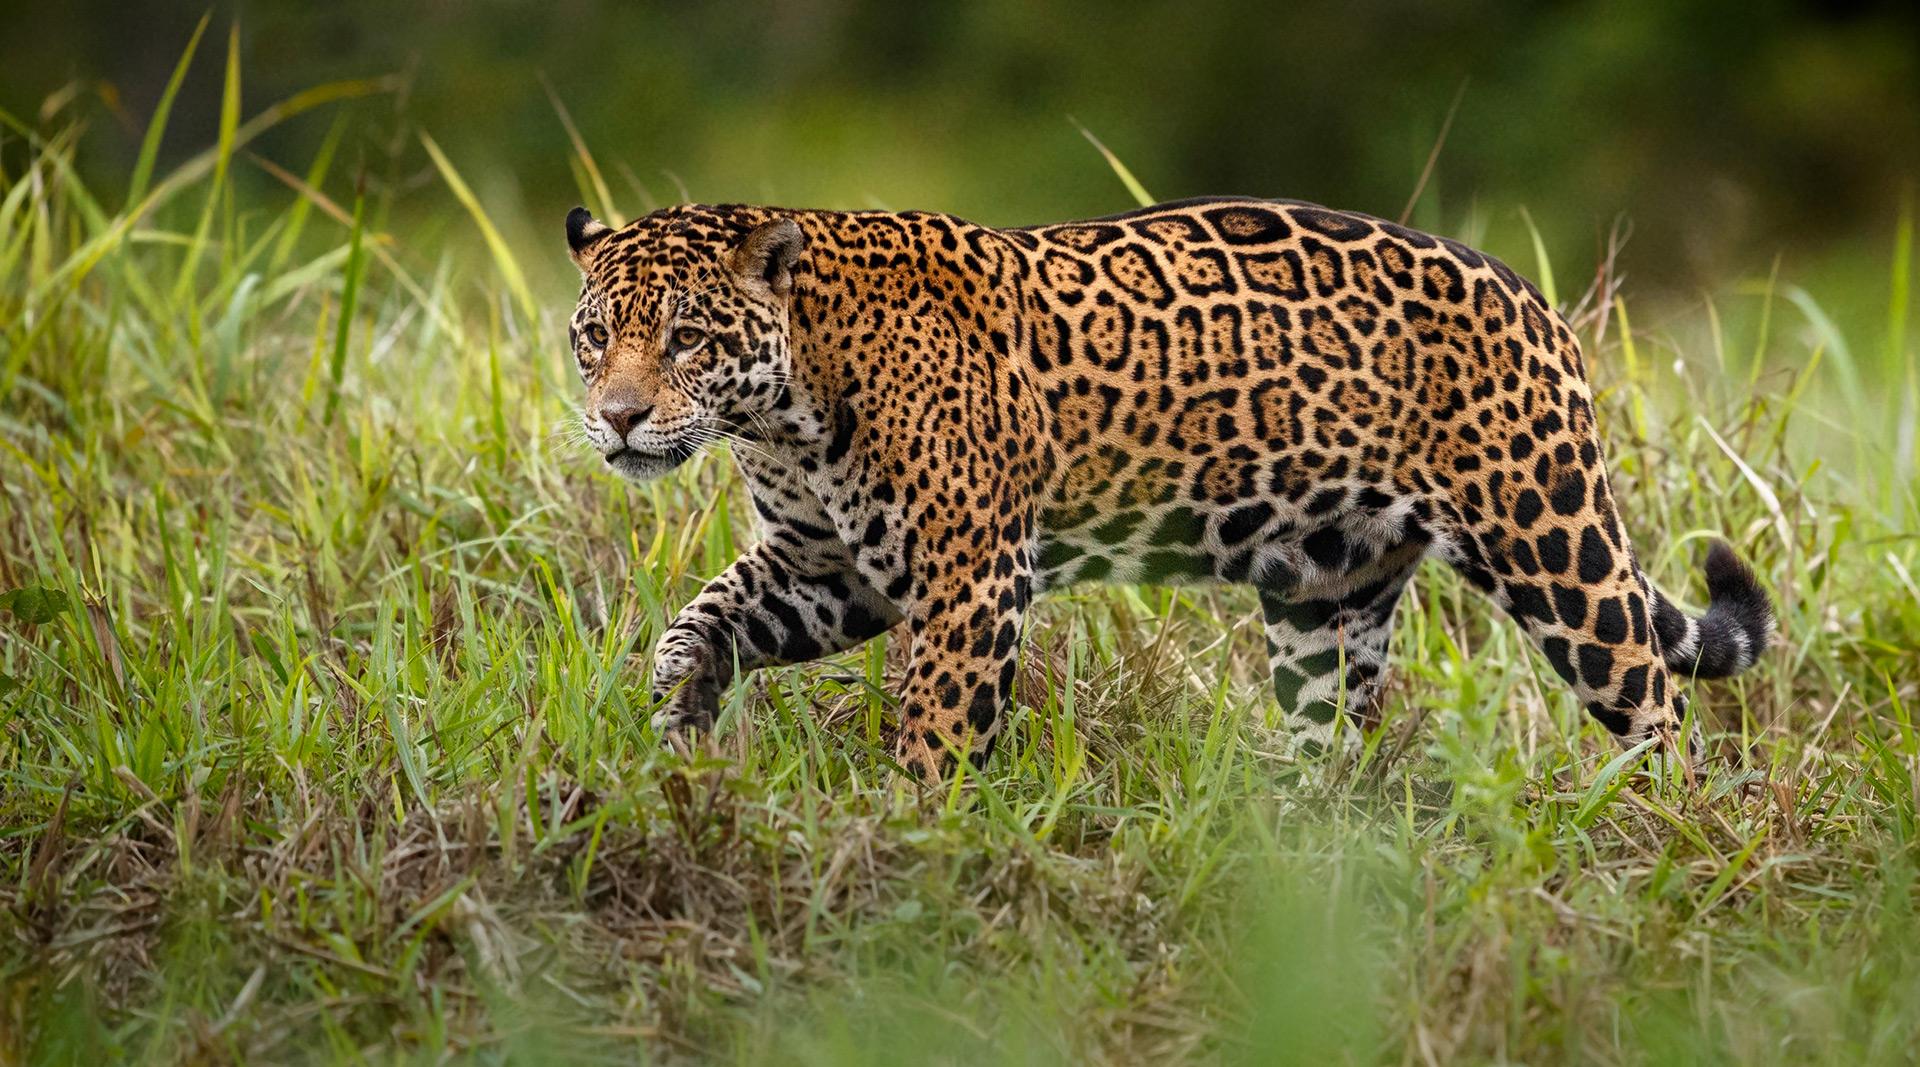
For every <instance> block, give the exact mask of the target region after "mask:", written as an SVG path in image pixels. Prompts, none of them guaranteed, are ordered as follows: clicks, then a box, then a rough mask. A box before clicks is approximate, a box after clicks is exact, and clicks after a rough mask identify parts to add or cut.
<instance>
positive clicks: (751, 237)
mask: <svg viewBox="0 0 1920 1067" xmlns="http://www.w3.org/2000/svg"><path fill="white" fill-rule="evenodd" d="M806 250H807V235H806V234H804V233H801V232H800V224H799V223H797V222H795V221H793V220H792V219H774V220H773V221H772V222H763V223H761V224H760V225H758V226H756V227H754V229H753V232H752V233H749V234H747V235H746V236H745V237H742V238H741V239H740V243H739V244H736V245H734V246H733V250H732V251H730V252H728V253H727V266H728V268H730V269H731V270H732V271H733V272H734V274H736V275H738V276H739V278H740V280H741V281H742V282H745V283H746V284H747V285H748V286H750V287H754V288H764V289H765V290H766V291H768V292H770V293H772V294H773V295H775V296H786V295H787V294H788V293H791V292H793V265H794V264H795V263H798V262H799V261H800V253H802V252H804V251H806Z"/></svg>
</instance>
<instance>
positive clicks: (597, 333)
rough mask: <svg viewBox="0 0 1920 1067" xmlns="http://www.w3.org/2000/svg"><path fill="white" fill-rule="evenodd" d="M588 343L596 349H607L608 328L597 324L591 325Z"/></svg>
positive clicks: (588, 328)
mask: <svg viewBox="0 0 1920 1067" xmlns="http://www.w3.org/2000/svg"><path fill="white" fill-rule="evenodd" d="M587 343H588V344H590V345H592V346H593V347H595V348H605V347H607V328H606V327H605V326H602V325H600V324H599V323H597V322H595V323H591V324H589V325H588V326H587Z"/></svg>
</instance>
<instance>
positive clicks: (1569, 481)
mask: <svg viewBox="0 0 1920 1067" xmlns="http://www.w3.org/2000/svg"><path fill="white" fill-rule="evenodd" d="M1586 502H1587V483H1586V480H1585V479H1583V478H1581V477H1580V474H1579V472H1578V471H1566V472H1564V473H1562V474H1561V475H1560V480H1559V481H1557V482H1555V483H1553V510H1554V511H1555V512H1557V513H1558V514H1561V515H1575V514H1578V513H1579V511H1580V508H1581V507H1582V506H1583V505H1584V504H1586Z"/></svg>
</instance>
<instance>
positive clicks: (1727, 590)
mask: <svg viewBox="0 0 1920 1067" xmlns="http://www.w3.org/2000/svg"><path fill="white" fill-rule="evenodd" d="M1706 574H1707V596H1708V598H1709V605H1708V610H1709V611H1710V612H1722V611H1724V612H1727V613H1729V614H1731V615H1733V616H1734V617H1735V618H1736V619H1737V620H1738V623H1739V626H1740V629H1741V630H1742V631H1744V632H1745V633H1746V634H1747V637H1748V640H1749V641H1750V642H1751V643H1752V645H1753V651H1754V652H1755V653H1757V652H1759V651H1760V650H1761V649H1763V648H1765V647H1766V645H1767V642H1768V640H1769V639H1770V638H1771V637H1772V635H1773V602H1772V601H1771V600H1769V599H1768V597H1767V592H1766V590H1765V589H1763V588H1761V586H1760V580H1759V579H1758V578H1755V577H1754V575H1753V568H1752V567H1749V566H1747V563H1746V561H1745V560H1743V559H1741V558H1740V555H1739V553H1737V552H1735V551H1734V550H1733V546H1732V545H1730V544H1728V543H1726V542H1725V541H1715V542H1713V544H1712V545H1711V546H1710V547H1709V548H1708V549H1707V563H1706Z"/></svg>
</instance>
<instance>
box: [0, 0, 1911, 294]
mask: <svg viewBox="0 0 1920 1067" xmlns="http://www.w3.org/2000/svg"><path fill="white" fill-rule="evenodd" d="M7 6H8V7H9V8H10V9H11V10H9V11H8V12H7V14H6V15H5V22H6V32H5V33H4V34H0V107H4V108H5V109H7V110H9V111H11V112H13V113H14V114H16V115H20V116H23V117H25V116H32V115H34V114H35V112H36V111H38V110H39V109H40V108H41V107H43V105H44V104H45V102H46V100H47V98H48V96H49V94H54V93H56V92H58V91H59V90H60V89H62V87H64V86H67V85H69V84H72V83H75V82H78V83H79V84H80V85H81V86H82V91H81V92H80V93H78V94H76V95H74V96H72V97H70V98H67V99H64V100H62V101H57V102H59V103H60V105H61V106H63V107H71V108H88V107H93V108H98V110H99V111H100V113H101V117H100V121H101V122H104V123H110V124H120V125H123V126H124V135H123V136H120V137H118V138H110V137H99V136H96V137H92V138H90V139H89V141H88V148H89V151H90V152H91V153H92V156H93V158H91V159H90V160H89V162H90V163H91V164H92V165H93V166H94V167H96V168H98V169H99V170H100V171H101V172H102V173H106V174H122V175H124V174H125V173H126V171H127V169H128V168H129V166H130V164H131V161H132V159H133V157H134V154H135V153H136V151H137V149H138V144H139V133H140V132H141V131H142V130H144V128H145V124H146V120H147V117H148V116H149V115H150V114H151V111H152V106H153V103H154V101H155V100H156V99H157V98H158V96H159V94H160V92H161V89H162V87H163V86H164V84H165V82H166V79H167V76H168V74H169V72H170V71H171V69H172V65H173V63H174V62H175V60H176V59H177V58H178V56H179V53H180V50H181V48H182V46H183V45H184V44H185V42H186V40H187V38H188V36H189V35H190V33H191V31H192V28H193V26H194V24H195V22H196V21H198V19H199V18H200V17H201V15H202V14H204V13H205V12H206V10H207V8H206V6H205V5H203V4H196V3H191V2H149V3H134V4H124V3H118V2H113V0H78V2H70V3H39V4H27V3H18V2H16V3H11V4H8V5H7ZM213 10H214V18H213V25H214V26H215V27H217V28H221V29H224V27H225V26H226V25H227V24H228V23H229V22H230V21H234V20H237V21H238V23H239V26H240V32H241V36H242V59H243V70H244V74H245V95H246V100H247V104H248V107H247V111H248V113H251V112H252V111H254V110H256V109H257V108H258V107H260V106H264V105H265V104H266V103H268V102H270V101H272V100H276V99H280V98H282V97H285V96H287V95H289V94H290V93H292V92H295V91H297V90H299V89H303V88H306V87H308V86H311V85H314V84H318V83H321V82H325V81H330V80H335V79H340V78H346V77H356V76H370V75H376V74H383V73H388V72H394V71H403V72H408V73H410V75H411V78H410V83H409V84H410V88H409V90H408V91H407V92H406V93H405V94H404V99H402V100H400V101H399V102H398V106H397V107H396V101H394V100H392V99H385V100H382V101H380V102H379V103H375V104H363V105H361V110H362V111H363V113H366V114H364V115H363V116H362V117H363V118H366V119H373V120H377V119H378V118H379V116H380V115H381V114H384V115H385V116H386V120H385V121H384V122H382V121H358V122H354V123H352V124H351V127H350V129H351V134H350V136H349V143H348V144H347V145H346V146H344V152H343V156H342V159H343V160H344V161H345V162H347V163H348V164H350V165H351V164H352V163H354V162H355V161H356V160H358V161H362V162H364V163H365V164H366V167H367V170H368V172H369V174H370V176H371V178H372V179H373V180H374V181H395V182H400V183H403V184H411V185H413V186H416V187H418V188H420V189H421V191H422V193H423V195H431V196H437V195H438V194H439V190H438V189H437V188H436V187H435V186H434V183H433V182H432V179H431V169H430V166H429V164H428V162H427V160H426V159H425V157H424V154H423V153H422V152H421V150H420V147H419V144H418V142H417V140H416V139H414V138H413V137H411V136H404V135H403V134H405V133H407V132H408V131H407V130H405V129H402V128H401V126H402V124H403V123H405V124H417V125H418V126H420V127H422V128H425V129H426V130H428V131H429V132H431V133H432V134H433V136H434V137H435V138H436V139H438V140H439V141H440V142H441V143H442V144H444V145H445V146H446V147H447V149H448V151H449V153H450V154H451V155H452V156H453V158H455V159H457V160H460V161H461V163H462V166H463V167H464V168H465V169H467V170H468V172H469V173H470V174H478V175H482V176H483V177H482V179H481V183H480V184H481V192H482V193H483V195H484V196H486V197H487V198H488V200H489V202H490V203H494V204H496V205H498V204H500V202H501V201H503V200H504V201H505V204H504V205H501V206H505V207H509V208H520V209H522V210H519V211H517V212H511V211H510V212H508V214H510V215H512V214H519V215H522V216H528V217H532V218H534V219H540V218H545V217H547V216H550V215H552V216H557V214H558V213H559V212H562V211H564V209H565V208H566V207H567V206H569V205H570V204H572V203H573V202H574V201H575V200H577V199H579V197H578V195H577V194H576V192H575V191H574V188H575V186H574V181H573V178H572V176H571V175H570V173H569V169H568V168H569V163H568V156H569V152H568V149H567V141H566V138H565V135H564V133H563V131H562V129H561V126H560V124H559V123H558V121H557V120H556V118H555V111H554V108H553V105H552V104H551V102H550V101H549V100H548V98H547V95H546V92H545V90H544V89H543V87H542V82H541V79H542V78H543V77H544V78H545V79H546V80H547V81H548V82H549V83H550V84H551V86H552V89H553V91H554V92H555V93H557V94H558V96H559V98H560V99H561V100H562V101H563V102H564V103H565V105H566V106H567V107H568V108H569V109H570V111H571V112H572V114H573V116H574V118H575V120H576V121H577V123H578V125H579V128H580V130H581V133H582V135H583V137H584V138H585V140H586V142H587V143H588V144H589V145H591V146H592V147H593V149H594V151H595V152H596V153H597V154H598V155H599V156H600V157H601V161H602V163H603V165H604V167H605V168H606V169H607V170H608V172H609V174H608V180H609V182H610V184H611V185H612V186H613V187H614V190H615V194H616V199H617V200H618V201H619V202H620V204H621V206H622V208H623V209H625V210H627V211H631V212H633V213H636V214H637V213H639V211H640V210H642V209H643V208H644V207H645V206H646V203H647V200H648V198H649V197H650V198H651V199H652V200H653V201H654V202H670V201H673V200H675V199H678V198H679V197H680V196H681V195H682V192H683V190H684V192H685V193H686V194H688V195H691V196H692V197H693V198H695V199H701V200H752V201H770V202H775V203H781V204H788V205H794V206H824V207H873V206H884V207H890V208H907V207H918V208H928V209H935V210H947V211H952V212H955V213H958V214H963V215H967V216H969V217H973V218H975V219H978V220H979V221H983V222H989V223H995V224H1021V223H1028V222H1039V221H1049V220H1054V219H1059V218H1065V217H1071V216H1076V215H1087V214H1096V213H1101V212H1105V211H1109V210H1114V209H1119V208H1124V207H1127V206H1130V204H1129V202H1128V200H1127V197H1126V193H1125V191H1124V190H1123V189H1122V188H1120V186H1119V185H1118V183H1116V182H1115V181H1114V180H1113V178H1112V176H1111V175H1110V174H1109V173H1108V171H1107V169H1106V168H1105V167H1104V166H1101V165H1099V164H1098V160H1097V158H1095V157H1093V156H1092V154H1091V153H1092V149H1091V148H1090V146H1089V145H1088V144H1087V143H1086V142H1085V141H1084V140H1082V139H1081V137H1080V136H1079V134H1078V133H1077V132H1076V130H1075V129H1074V126H1073V124H1072V120H1076V119H1077V120H1078V121H1079V122H1081V123H1084V124H1085V125H1086V126H1087V127H1088V128H1089V129H1091V130H1092V131H1093V132H1094V133H1095V134H1096V135H1098V136H1099V137H1100V138H1101V139H1102V140H1103V141H1105V142H1106V143H1107V144H1108V145H1109V146H1110V147H1111V148H1112V149H1113V150H1114V152H1115V153H1116V154H1117V155H1118V156H1119V157H1120V158H1121V159H1123V160H1125V161H1126V162H1127V164H1128V165H1129V166H1131V168H1132V169H1133V171H1134V172H1135V173H1136V174H1137V175H1138V176H1139V178H1140V180H1141V182H1142V183H1143V184H1144V185H1145V186H1146V187H1147V188H1148V189H1149V190H1151V191H1152V192H1153V193H1154V194H1155V195H1156V196H1159V197H1162V198H1173V197H1179V196H1189V195H1196V194H1201V193H1250V194H1259V195H1270V196H1288V197H1296V198H1300V199H1307V200H1314V201H1319V202H1322V203H1327V204H1331V205H1336V206H1341V207H1346V208H1352V209H1357V210H1363V211H1367V212H1371V213H1374V214H1379V215H1385V216H1389V217H1394V216H1398V215H1400V214H1401V212H1402V211H1403V209H1404V208H1405V206H1406V203H1407V200H1408V197H1409V194H1410V193H1411V192H1412V191H1413V189H1414V188H1415V186H1416V184H1417V181H1418V179H1419V175H1420V173H1421V171H1422V168H1423V165H1424V163H1425V161H1426V158H1427V155H1428V153H1429V151H1430V150H1431V149H1432V147H1433V145H1434V144H1435V142H1436V140H1437V138H1438V136H1439V134H1440V131H1441V127H1442V124H1443V122H1444V121H1445V119H1446V116H1447V112H1448V109H1449V104H1450V102H1451V101H1453V100H1454V99H1455V97H1456V94H1458V95H1459V101H1460V102H1459V106H1458V110H1457V114H1456V115H1455V118H1454V121H1453V125H1452V128H1451V131H1450V133H1449V136H1448V137H1447V140H1446V142H1445V147H1444V151H1443V153H1442V155H1441V158H1440V164H1439V166H1438V167H1437V168H1436V170H1435V174H1434V177H1433V180H1432V181H1431V182H1430V184H1429V185H1428V187H1427V195H1426V197H1425V199H1424V200H1423V202H1422V204H1421V206H1420V209H1419V210H1418V211H1416V213H1415V216H1414V218H1415V221H1416V222H1421V223H1424V224H1425V225H1428V226H1430V227H1433V228H1440V229H1446V230H1448V231H1449V232H1463V231H1464V232H1465V233H1466V235H1467V236H1470V237H1477V238H1479V239H1481V240H1483V241H1484V242H1486V243H1487V244H1489V245H1490V246H1491V247H1492V248H1493V249H1494V250H1495V251H1496V252H1504V253H1507V254H1510V255H1512V254H1515V253H1516V252H1517V250H1518V249H1521V248H1525V247H1526V246H1525V244H1524V241H1525V231H1524V228H1523V227H1524V223H1523V222H1522V221H1521V217H1520V213H1519V210H1518V208H1519V207H1525V208H1526V209H1527V211H1528V212H1529V213H1530V214H1531V216H1532V218H1533V219H1534V220H1535V221H1536V222H1537V224H1538V225H1539V227H1540V229H1541V230H1542V232H1543V234H1544V236H1545V238H1546V241H1547V247H1548V249H1549V250H1550V251H1551V252H1552V253H1553V255H1554V256H1555V258H1556V261H1563V262H1564V264H1565V269H1567V270H1569V271H1570V272H1573V273H1574V276H1576V277H1578V276H1580V273H1581V271H1580V268H1582V267H1585V266H1588V265H1590V264H1591V263H1592V262H1593V261H1594V259H1595V258H1596V257H1597V254H1598V252H1599V251H1600V249H1601V248H1602V247H1603V245H1604V235H1605V233H1606V231H1607V230H1608V229H1609V228H1610V226H1611V225H1612V224H1613V223H1614V222H1615V220H1617V219H1623V218H1624V219H1626V220H1627V221H1629V222H1630V223H1631V225H1632V229H1633V235H1632V239H1631V242H1630V244H1629V246H1628V252H1627V257H1626V259H1625V264H1626V266H1627V267H1628V269H1629V270H1630V271H1632V272H1633V274H1634V276H1635V277H1636V278H1637V279H1639V280H1640V281H1641V282H1645V283H1655V284H1657V285H1659V286H1662V287H1667V288H1677V289H1687V288H1691V287H1696V286H1700V285H1703V284H1706V282H1707V281H1708V280H1711V279H1720V278H1724V277H1725V276H1726V275H1727V273H1728V272H1729V271H1739V270H1750V269H1754V265H1755V264H1756V263H1758V264H1761V265H1762V267H1763V268H1764V264H1765V263H1766V262H1767V261H1768V260H1769V259H1770V258H1771V257H1773V256H1774V255H1775V254H1776V253H1780V252H1786V253H1788V254H1789V255H1793V254H1804V255H1806V256H1825V255H1828V254H1830V253H1832V252H1833V250H1835V249H1836V248H1839V247H1844V246H1846V245H1847V244H1849V243H1851V242H1858V241H1864V242H1867V243H1869V244H1870V245H1871V246H1872V247H1874V248H1875V249H1876V251H1879V250H1884V248H1885V245H1886V237H1885V235H1886V233H1887V232H1888V231H1889V230H1890V228H1891V226H1892V224H1893V219H1894V217H1895V213H1896V211H1897V209H1898V204H1899V202H1900V198H1901V196H1902V195H1903V190H1904V186H1905V183H1906V182H1908V181H1909V180H1910V176H1911V175H1913V174H1914V173H1915V171H1916V167H1915V161H1916V158H1920V59H1917V58H1916V57H1917V56H1920V44H1917V43H1916V42H1920V16H1916V14H1915V12H1916V11H1917V10H1920V8H1916V7H1915V6H1914V5H1912V4H1907V3H1900V2H1897V0H1895V2H1890V3H1839V4H1806V3H1783V2H1779V0H1760V2H1733V3H1722V2H1704V3H1702V2H1665V0H1643V2H1625V3H1622V2H1614V0H1606V2H1600V0H1595V2H1584V3H1537V4H1503V3H1494V2H1490V0H1464V2H1449V3H1441V4H1435V3H1423V2H1407V0H1370V2H1361V3H1343V4H1321V5H1297V6H1294V5H1271V4H1265V3H1259V2H1254V0H1193V2H1188V3H1181V4H1176V5H1167V4H1151V3H1134V2H1111V3H1088V4H1073V3H1065V2H1059V0H1046V2H1036V0H991V2H982V3H967V4H900V3H894V2H891V0H794V2H786V3H713V4H703V3H652V4H615V3H595V2H590V0H556V2H551V3H504V2H489V3H460V2H451V0H440V2H429V3H417V4H414V3H404V4H395V3H390V2H386V0H335V2H329V3H305V2H298V0H269V2H259V3H223V4H217V5H215V6H214V8H213ZM220 84H221V70H220V66H219V64H217V63H204V64H199V65H197V67H196V69H195V70H194V71H193V72H192V73H191V75H190V77H189V79H188V81H187V84H186V88H185V89H184V90H183V94H182V97H181V100H180V103H179V106H178V107H177V108H176V109H175V110H176V117H175V119H174V121H173V124H172V127H171V132H170V134H169V138H168V146H169V149H170V151H172V152H174V153H177V154H185V153H187V152H189V151H192V150H198V149H199V148H200V147H202V146H204V145H206V144H208V143H210V142H211V141H212V139H213V136H214V132H215V125H216V123H217V120H218V115H219V95H220ZM401 116H404V118H402V117H401ZM1069 116H1071V119H1070V118H1069ZM330 121H331V120H330V119H329V118H327V117H322V116H310V117H308V118H307V119H305V120H303V121H301V122H297V123H293V124H290V125H289V126H288V127H286V128H284V129H281V130H276V131H275V132H274V133H273V134H272V136H271V137H270V138H269V139H268V140H266V141H265V142H264V143H263V145H262V146H261V147H262V151H263V152H264V153H265V154H266V155H268V156H270V157H274V158H276V159H277V160H278V161H280V162H281V163H283V164H285V165H288V166H292V167H295V168H296V169H297V168H298V167H299V166H300V165H301V164H302V163H303V162H304V160H305V159H307V158H309V157H310V156H311V154H312V152H313V150H314V146H315V144H316V143H317V142H318V141H319V140H320V139H321V138H322V137H323V136H324V134H325V132H326V130H327V127H328V123H329V122H330ZM388 135H391V136H388ZM396 146H397V147H396ZM396 151H397V155H396V154H395V153H396ZM343 169H347V170H350V167H349V168H343ZM248 180H252V181H256V182H260V183H262V184H263V185H271V180H270V179H268V178H266V177H265V176H264V175H262V174H260V173H258V172H257V171H256V172H251V173H249V175H248ZM342 180H345V179H344V178H343V179H342ZM636 186H637V187H638V189H636ZM640 190H644V192H641V191H640ZM277 192H278V193H279V194H280V195H290V194H287V193H286V192H285V190H284V189H279V190H277ZM400 204H401V205H402V207H404V204H405V201H404V200H402V201H400ZM1516 258H1518V257H1517V256H1516ZM1878 258H1882V259H1883V258H1884V256H1883V254H1882V255H1881V256H1879V257H1878ZM1789 266H1792V264H1789Z"/></svg>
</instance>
